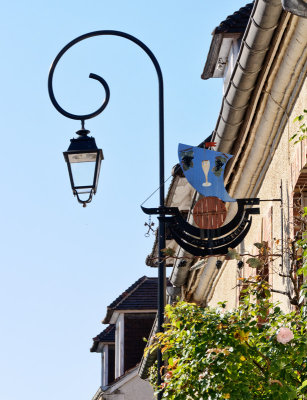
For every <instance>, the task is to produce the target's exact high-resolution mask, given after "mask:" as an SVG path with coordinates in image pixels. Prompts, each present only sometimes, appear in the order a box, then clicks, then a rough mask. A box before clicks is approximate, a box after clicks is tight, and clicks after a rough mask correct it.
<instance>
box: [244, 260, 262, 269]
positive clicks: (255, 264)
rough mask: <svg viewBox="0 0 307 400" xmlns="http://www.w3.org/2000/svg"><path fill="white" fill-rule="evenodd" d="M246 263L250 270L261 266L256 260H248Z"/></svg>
mask: <svg viewBox="0 0 307 400" xmlns="http://www.w3.org/2000/svg"><path fill="white" fill-rule="evenodd" d="M246 263H247V264H248V265H249V266H250V267H251V268H259V267H261V266H262V262H261V261H260V260H259V259H258V258H249V259H248V260H247V261H246Z"/></svg>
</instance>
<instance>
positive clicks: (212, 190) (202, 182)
mask: <svg viewBox="0 0 307 400" xmlns="http://www.w3.org/2000/svg"><path fill="white" fill-rule="evenodd" d="M178 156H179V161H180V165H181V168H182V171H183V173H184V175H185V177H186V178H187V180H188V182H189V183H190V184H191V185H192V186H193V188H194V189H196V190H197V191H198V192H199V193H200V194H202V195H203V196H206V197H208V196H214V197H218V198H219V199H221V200H222V201H232V202H233V201H236V200H235V199H233V198H232V197H230V196H229V194H228V193H227V191H226V189H225V186H224V170H225V166H226V164H227V162H228V161H229V160H230V159H231V157H232V155H230V154H225V153H220V152H218V151H213V150H208V149H205V148H201V147H194V146H189V145H187V144H182V143H179V146H178Z"/></svg>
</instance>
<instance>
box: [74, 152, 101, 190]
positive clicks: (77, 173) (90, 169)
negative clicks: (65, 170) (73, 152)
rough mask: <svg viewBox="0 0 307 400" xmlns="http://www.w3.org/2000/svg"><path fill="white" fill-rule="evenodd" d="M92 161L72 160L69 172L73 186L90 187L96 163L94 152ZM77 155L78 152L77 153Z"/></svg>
mask: <svg viewBox="0 0 307 400" xmlns="http://www.w3.org/2000/svg"><path fill="white" fill-rule="evenodd" d="M92 154H94V155H95V159H94V162H76V161H75V162H72V164H71V172H72V176H73V179H74V186H75V188H78V187H80V186H87V187H92V186H93V181H94V174H95V165H96V154H95V153H92ZM78 156H79V154H78Z"/></svg>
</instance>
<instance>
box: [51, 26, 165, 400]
mask: <svg viewBox="0 0 307 400" xmlns="http://www.w3.org/2000/svg"><path fill="white" fill-rule="evenodd" d="M94 36H119V37H122V38H125V39H128V40H130V41H131V42H133V43H135V44H137V45H138V46H139V47H140V48H141V49H143V50H144V51H145V53H146V54H147V55H148V56H149V58H150V59H151V61H152V63H153V64H154V67H155V69H156V72H157V76H158V84H159V187H160V196H159V197H160V208H161V209H163V207H164V198H165V189H164V180H165V179H164V90H163V76H162V71H161V68H160V65H159V63H158V61H157V59H156V57H155V56H154V54H153V53H152V51H151V50H150V49H149V48H148V47H147V46H146V45H145V44H144V43H143V42H141V41H140V40H139V39H137V38H135V37H134V36H132V35H129V34H128V33H125V32H120V31H114V30H102V31H94V32H90V33H86V34H84V35H81V36H79V37H77V38H76V39H74V40H72V41H71V42H69V43H68V44H67V45H66V46H65V47H64V48H63V49H62V50H61V51H60V52H59V54H58V55H57V56H56V58H55V59H54V61H53V63H52V65H51V68H50V72H49V77H48V91H49V97H50V100H51V102H52V104H53V105H54V107H55V108H56V109H57V110H58V111H59V112H60V113H61V114H63V115H64V116H66V117H67V118H72V119H77V120H78V119H79V120H81V123H82V125H83V127H84V120H85V119H90V118H93V117H96V116H97V115H99V114H100V113H101V112H102V111H103V110H104V109H105V107H106V106H107V103H108V101H109V95H110V93H109V87H108V85H107V83H106V81H105V80H104V79H103V78H101V77H100V76H98V75H95V74H90V78H93V79H96V80H97V81H99V82H100V83H101V84H102V85H103V86H104V88H105V91H106V98H105V101H104V103H103V104H102V106H101V107H100V108H99V109H98V110H97V111H95V112H93V113H91V114H87V115H74V114H71V113H68V112H67V111H65V110H64V109H62V107H60V105H59V104H58V102H57V101H56V99H55V96H54V93H53V87H52V80H53V74H54V70H55V67H56V66H57V63H58V62H59V60H60V58H61V57H62V56H63V55H64V53H66V51H67V50H69V49H70V48H71V47H72V46H74V45H75V44H77V43H78V42H81V41H82V40H85V39H88V38H91V37H94ZM160 216H161V217H162V214H161V215H160ZM158 233H159V237H158V238H159V240H158V243H159V267H158V332H162V330H163V329H162V324H163V322H164V306H165V290H166V288H165V266H164V255H163V253H162V249H164V248H165V223H164V222H163V221H161V220H160V219H159V230H158ZM161 367H162V354H161V351H159V352H158V385H161V383H162V380H161ZM161 398H162V393H159V394H158V399H161Z"/></svg>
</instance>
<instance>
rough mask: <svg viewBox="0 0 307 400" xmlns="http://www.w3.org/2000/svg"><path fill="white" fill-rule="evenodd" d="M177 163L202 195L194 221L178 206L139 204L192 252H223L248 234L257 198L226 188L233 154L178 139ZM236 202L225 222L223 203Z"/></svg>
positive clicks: (257, 212) (197, 253)
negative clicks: (239, 196)
mask: <svg viewBox="0 0 307 400" xmlns="http://www.w3.org/2000/svg"><path fill="white" fill-rule="evenodd" d="M178 156H179V161H180V166H181V168H182V171H183V173H184V176H185V177H186V179H187V181H188V182H189V183H190V184H191V185H192V187H193V188H194V189H195V190H196V191H197V192H198V193H199V194H200V195H201V196H200V199H199V200H198V201H197V202H196V204H195V205H194V207H193V209H192V216H193V223H192V224H191V223H189V222H187V221H186V220H185V219H184V218H183V216H182V214H181V213H180V211H179V209H178V208H177V207H159V208H145V207H142V209H143V211H144V212H145V213H146V214H159V215H160V217H159V218H160V219H162V220H163V221H164V222H165V223H166V225H167V227H168V229H169V231H170V233H171V235H172V238H173V239H174V240H175V241H176V242H177V243H178V244H179V245H180V246H181V247H182V248H183V249H185V250H186V251H187V252H189V253H190V254H192V255H195V256H207V255H225V254H227V253H228V251H229V248H231V249H233V248H235V247H236V246H238V245H239V244H240V243H241V242H242V240H243V239H244V238H245V236H246V235H247V233H248V231H249V229H250V226H251V223H252V218H251V217H250V215H252V214H259V208H252V207H251V206H253V205H258V204H259V201H260V200H259V199H258V198H251V199H234V198H232V197H231V196H230V195H229V194H228V193H227V191H226V189H225V185H224V171H225V167H226V164H227V162H228V161H229V160H230V159H231V157H232V155H230V154H226V153H221V152H217V151H213V150H209V149H206V148H203V147H196V146H189V145H186V144H182V143H180V144H179V146H178ZM228 202H236V203H237V212H236V214H235V216H234V217H233V218H232V219H231V220H230V221H229V222H228V223H225V221H226V217H227V207H226V206H225V203H228Z"/></svg>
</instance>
